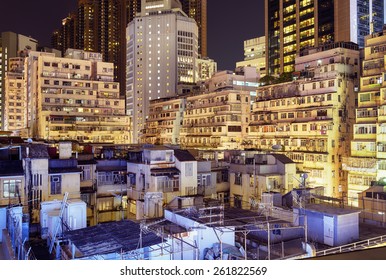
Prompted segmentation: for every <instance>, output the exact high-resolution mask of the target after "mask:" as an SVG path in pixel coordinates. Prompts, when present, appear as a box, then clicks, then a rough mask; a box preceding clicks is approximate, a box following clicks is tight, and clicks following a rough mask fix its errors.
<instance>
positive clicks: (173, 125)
mask: <svg viewBox="0 0 386 280" xmlns="http://www.w3.org/2000/svg"><path fill="white" fill-rule="evenodd" d="M185 104H186V99H185V98H177V97H172V98H164V99H156V100H153V101H151V102H150V109H149V118H148V119H147V121H146V124H145V132H144V134H143V137H142V138H141V142H142V143H146V144H156V145H167V144H178V143H179V142H180V140H179V139H180V128H181V122H182V120H183V114H184V110H185Z"/></svg>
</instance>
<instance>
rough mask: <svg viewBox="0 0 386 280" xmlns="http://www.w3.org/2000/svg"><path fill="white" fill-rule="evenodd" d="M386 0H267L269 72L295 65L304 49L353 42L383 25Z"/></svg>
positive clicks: (288, 70) (281, 71)
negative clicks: (297, 57) (297, 56)
mask: <svg viewBox="0 0 386 280" xmlns="http://www.w3.org/2000/svg"><path fill="white" fill-rule="evenodd" d="M383 2H384V1H371V0H370V1H359V0H339V1H338V0H279V1H277V0H265V36H266V53H267V71H268V72H267V73H268V74H269V75H275V74H276V75H277V74H280V73H283V72H292V71H294V69H295V66H294V65H295V57H296V55H297V54H299V53H300V52H301V50H302V49H304V48H307V47H318V46H319V45H322V44H325V43H331V42H354V43H357V44H359V47H363V38H364V36H366V35H367V34H370V32H371V30H372V29H373V30H374V31H375V32H380V31H381V30H382V25H383V20H384V19H383V15H384V11H383V7H384V3H383Z"/></svg>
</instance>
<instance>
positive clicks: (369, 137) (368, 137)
mask: <svg viewBox="0 0 386 280" xmlns="http://www.w3.org/2000/svg"><path fill="white" fill-rule="evenodd" d="M354 139H355V140H374V141H375V140H376V139H377V134H375V133H369V134H364V133H362V134H359V133H354Z"/></svg>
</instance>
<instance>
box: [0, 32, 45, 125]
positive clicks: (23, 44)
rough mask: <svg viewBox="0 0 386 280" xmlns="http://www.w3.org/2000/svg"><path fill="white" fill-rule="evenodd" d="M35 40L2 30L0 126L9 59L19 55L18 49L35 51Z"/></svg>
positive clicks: (2, 116) (0, 49) (0, 123)
mask: <svg viewBox="0 0 386 280" xmlns="http://www.w3.org/2000/svg"><path fill="white" fill-rule="evenodd" d="M37 45H38V42H37V40H35V39H33V38H30V37H27V36H24V35H21V34H16V33H14V32H2V33H1V38H0V100H1V104H0V116H1V118H0V128H1V127H2V128H3V129H4V127H3V124H2V123H3V118H4V116H5V115H4V109H3V108H4V102H5V100H4V91H5V82H4V80H5V76H6V73H7V72H8V69H9V67H8V65H10V61H9V60H10V59H11V58H14V57H18V56H19V52H20V51H24V50H26V49H27V50H33V51H36V48H37Z"/></svg>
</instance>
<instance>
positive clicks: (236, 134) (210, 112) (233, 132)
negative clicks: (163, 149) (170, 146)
mask: <svg viewBox="0 0 386 280" xmlns="http://www.w3.org/2000/svg"><path fill="white" fill-rule="evenodd" d="M250 98H251V97H250V93H249V92H248V91H241V90H232V89H230V90H224V91H217V92H210V93H202V94H197V95H192V96H189V97H187V98H186V110H185V112H184V119H183V126H182V128H181V133H180V141H181V142H180V144H181V146H183V147H186V148H207V149H237V148H239V147H240V144H241V143H242V141H243V140H244V139H245V138H246V137H247V135H248V129H249V128H248V123H249V120H250Z"/></svg>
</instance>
